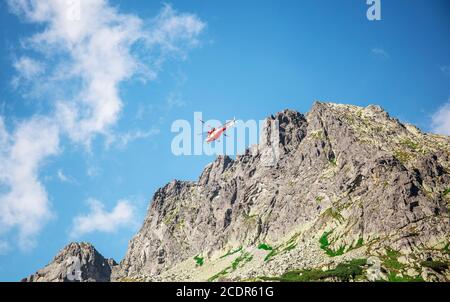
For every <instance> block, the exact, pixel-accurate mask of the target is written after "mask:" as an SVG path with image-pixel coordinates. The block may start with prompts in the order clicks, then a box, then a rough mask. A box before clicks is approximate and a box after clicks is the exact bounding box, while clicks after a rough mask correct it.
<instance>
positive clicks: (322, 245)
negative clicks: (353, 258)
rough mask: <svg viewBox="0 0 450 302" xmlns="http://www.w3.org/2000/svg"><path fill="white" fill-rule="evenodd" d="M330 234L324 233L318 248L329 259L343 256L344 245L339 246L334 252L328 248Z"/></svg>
mask: <svg viewBox="0 0 450 302" xmlns="http://www.w3.org/2000/svg"><path fill="white" fill-rule="evenodd" d="M331 233H332V231H330V232H324V233H323V235H322V236H321V237H320V239H319V243H320V248H321V249H322V250H324V251H325V253H326V254H327V255H328V256H330V257H336V256H340V255H343V254H344V253H345V245H342V246H340V247H339V248H338V249H337V250H336V251H333V250H332V249H331V248H329V245H330V242H329V241H328V236H329V235H330V234H331Z"/></svg>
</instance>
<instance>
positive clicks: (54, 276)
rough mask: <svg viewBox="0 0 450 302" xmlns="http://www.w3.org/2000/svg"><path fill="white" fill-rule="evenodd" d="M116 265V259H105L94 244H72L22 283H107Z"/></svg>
mask: <svg viewBox="0 0 450 302" xmlns="http://www.w3.org/2000/svg"><path fill="white" fill-rule="evenodd" d="M116 265H117V263H116V262H115V261H114V259H111V258H110V259H105V258H104V257H103V256H102V255H101V254H100V253H99V252H98V251H97V250H96V249H95V248H94V246H93V245H92V244H90V243H87V242H71V243H69V244H68V245H67V246H65V247H64V248H63V249H62V250H60V251H59V252H58V254H57V255H56V256H55V258H54V259H53V261H52V262H51V263H49V264H48V265H47V266H46V267H44V268H43V269H41V270H39V271H37V272H36V273H34V274H33V275H31V276H29V277H27V278H25V279H23V280H22V281H25V282H67V281H69V282H70V281H72V282H86V281H97V282H105V281H110V279H111V271H112V268H113V267H114V266H116Z"/></svg>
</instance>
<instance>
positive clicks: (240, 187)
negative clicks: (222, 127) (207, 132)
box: [31, 102, 450, 281]
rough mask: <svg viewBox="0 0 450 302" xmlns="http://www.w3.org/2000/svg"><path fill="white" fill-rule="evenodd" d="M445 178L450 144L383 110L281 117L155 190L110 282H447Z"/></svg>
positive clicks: (449, 179)
mask: <svg viewBox="0 0 450 302" xmlns="http://www.w3.org/2000/svg"><path fill="white" fill-rule="evenodd" d="M274 123H275V124H276V125H277V126H278V127H276V128H274V127H273V124H274ZM449 171H450V138H449V137H447V136H441V135H434V134H427V133H423V132H422V131H420V130H419V129H418V128H416V127H415V126H412V125H407V124H406V125H405V124H402V123H401V122H400V121H399V120H397V119H394V118H391V117H390V116H389V114H388V113H387V112H385V111H384V110H383V109H382V108H381V107H379V106H374V105H370V106H367V107H365V108H363V107H358V106H353V105H341V104H334V103H321V102H316V103H315V104H314V105H313V107H312V108H311V110H310V111H309V112H308V113H307V114H306V115H303V114H301V113H299V112H297V111H295V110H284V111H281V112H279V113H277V114H274V115H271V116H269V117H268V118H267V119H266V120H265V124H264V127H263V129H262V133H261V137H260V142H259V144H258V145H256V146H251V147H250V148H249V149H247V150H246V152H245V154H243V155H238V156H236V158H235V159H231V158H230V157H228V156H218V157H217V158H216V160H215V161H213V162H212V163H210V164H208V165H207V166H206V167H205V169H204V170H203V172H202V173H201V175H200V177H199V179H198V181H196V182H192V181H191V182H189V181H178V180H174V181H172V182H170V183H168V184H167V185H166V186H164V187H162V188H160V189H159V190H157V192H156V193H155V194H154V196H153V199H152V202H151V204H150V207H149V209H148V212H147V217H146V218H145V220H144V223H143V226H142V228H141V229H140V230H139V232H138V233H137V234H136V235H135V237H134V238H133V239H132V240H131V241H130V243H129V247H128V250H127V254H126V256H125V257H124V259H123V260H122V261H121V262H120V264H119V265H113V266H111V280H113V281H129V280H130V281H164V280H175V281H180V280H190V281H205V280H210V281H213V280H260V281H261V280H267V279H271V278H272V279H273V280H277V278H281V277H280V276H284V275H285V274H287V273H289V272H291V271H297V272H298V274H297V275H296V276H297V277H296V278H299V279H301V278H305V277H304V276H305V271H311V270H317V271H322V272H328V271H330V272H332V271H333V270H336V269H337V267H342V265H344V266H345V265H353V267H352V268H357V269H356V270H357V272H358V274H357V276H358V278H360V279H361V280H369V281H370V280H378V279H384V280H407V279H413V280H418V279H421V280H426V281H448V280H449V279H450V278H449V270H448V264H449V259H448V258H449V252H448V242H449V233H450V218H449V209H450V206H449V202H450V200H449V198H450V196H449V195H450V194H448V190H449V188H448V187H450V185H449V184H450V174H449V173H450V172H449ZM446 192H447V193H446ZM358 259H359V260H361V259H363V260H365V262H364V261H363V262H364V264H361V263H363V262H361V261H360V262H358V263H359V264H361V265H356V266H355V264H354V263H353V262H352V261H356V260H358ZM373 259H378V260H373ZM367 260H370V261H367ZM373 261H378V262H379V263H380V267H381V269H380V270H378V271H376V272H374V269H373V268H374V265H373ZM352 263H353V264H352ZM425 264H426V265H425ZM438 264H439V265H440V266H439V265H438ZM436 266H439V267H440V269H436ZM433 268H434V269H433ZM359 272H360V273H359ZM329 274H331V275H326V274H325V275H324V274H319V275H320V276H321V277H320V279H325V280H339V278H338V277H336V276H334V275H333V274H332V273H329ZM294 275H295V274H294ZM352 278H355V276H353V275H352ZM31 281H33V280H31Z"/></svg>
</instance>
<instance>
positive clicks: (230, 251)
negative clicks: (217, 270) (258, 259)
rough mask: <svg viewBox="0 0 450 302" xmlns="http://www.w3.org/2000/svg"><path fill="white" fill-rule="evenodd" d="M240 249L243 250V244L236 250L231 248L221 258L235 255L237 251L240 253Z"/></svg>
mask: <svg viewBox="0 0 450 302" xmlns="http://www.w3.org/2000/svg"><path fill="white" fill-rule="evenodd" d="M240 251H242V246H240V247H238V248H237V249H234V250H232V249H231V250H229V251H228V252H227V253H226V254H225V255H223V256H221V257H220V258H219V259H222V258H225V257H228V256H231V255H234V254H236V253H239V252H240Z"/></svg>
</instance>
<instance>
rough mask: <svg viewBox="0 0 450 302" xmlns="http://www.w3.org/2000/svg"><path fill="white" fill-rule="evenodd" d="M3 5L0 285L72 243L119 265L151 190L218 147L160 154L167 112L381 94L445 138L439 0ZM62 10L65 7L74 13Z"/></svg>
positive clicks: (166, 146)
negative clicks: (374, 11) (370, 15)
mask: <svg viewBox="0 0 450 302" xmlns="http://www.w3.org/2000/svg"><path fill="white" fill-rule="evenodd" d="M365 2H366V1H365V0H352V1H332V0H302V1H297V0H296V1H294V0H292V1H288V0H283V1H256V0H255V1H252V0H246V1H237V0H233V1H207V0H191V1H186V0H180V1H171V2H170V3H163V2H158V1H144V0H136V1H112V0H111V1H109V2H108V1H101V0H91V1H90V2H89V3H88V4H89V5H88V4H86V3H87V2H85V4H84V5H83V6H82V7H81V9H80V15H79V16H80V18H81V19H80V20H77V19H76V20H75V21H73V20H69V21H68V18H67V9H68V8H67V7H65V6H64V5H66V4H65V1H59V4H58V0H55V1H48V2H47V1H38V2H35V1H29V0H11V1H2V2H1V3H0V15H1V16H0V33H1V35H0V82H1V83H0V89H1V93H0V121H1V123H0V170H1V172H0V280H1V281H14V280H18V279H20V278H22V277H25V276H27V275H29V274H31V273H33V272H34V271H35V270H37V269H39V268H41V267H43V266H44V265H45V264H47V263H48V262H49V261H50V260H51V259H52V258H53V256H54V255H55V254H56V252H57V251H58V250H59V249H61V248H62V247H63V246H64V245H65V244H67V243H68V242H70V241H73V240H77V241H89V242H92V243H93V244H94V245H95V247H96V248H97V249H98V250H99V251H100V252H101V253H102V254H103V255H104V256H106V257H113V258H114V259H116V260H117V261H119V260H121V259H122V257H123V255H124V253H125V251H126V248H127V244H128V240H130V239H131V237H132V236H133V235H134V234H135V233H136V231H137V230H138V229H139V227H140V225H141V224H142V221H143V218H144V216H145V214H146V210H147V206H148V203H149V200H150V199H151V197H152V195H153V193H154V192H155V191H156V190H157V188H159V187H161V186H163V185H165V184H166V183H167V182H169V181H171V180H173V179H182V180H195V179H197V177H198V176H199V174H200V173H201V171H202V169H203V167H204V166H205V165H206V164H207V163H208V162H210V161H212V160H213V159H214V156H179V157H176V156H174V155H173V154H172V152H171V148H170V146H171V141H172V139H173V137H174V135H175V134H174V133H171V131H170V127H171V124H172V122H173V121H174V120H176V119H186V120H189V121H192V120H193V113H194V112H195V111H201V112H202V113H203V117H204V118H205V119H218V120H226V119H229V118H232V117H233V116H236V117H237V118H239V119H242V120H249V119H254V120H260V119H263V118H265V117H266V116H268V115H270V114H272V113H275V112H278V111H280V110H283V109H285V108H292V109H296V110H299V111H301V112H307V111H308V110H309V108H310V107H311V105H312V103H313V101H314V100H321V101H332V102H339V103H348V104H356V105H362V106H366V105H368V104H378V105H381V106H382V107H383V108H384V109H386V110H387V111H388V112H390V113H391V115H393V116H395V117H398V118H399V119H401V120H402V121H406V122H410V123H413V124H415V125H417V126H419V127H420V128H421V129H423V130H424V131H433V132H439V133H442V134H447V135H448V134H450V125H449V120H450V103H449V96H450V85H449V84H450V39H449V37H450V18H449V17H450V3H449V2H448V1H446V0H442V1H438V0H433V1H429V0H428V1H427V0H415V1H410V0H397V1H386V0H384V1H383V0H382V1H381V3H382V6H381V17H382V19H381V20H380V21H368V20H367V18H366V10H367V9H368V6H367V5H366V3H365ZM72 16H76V14H75V15H72Z"/></svg>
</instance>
